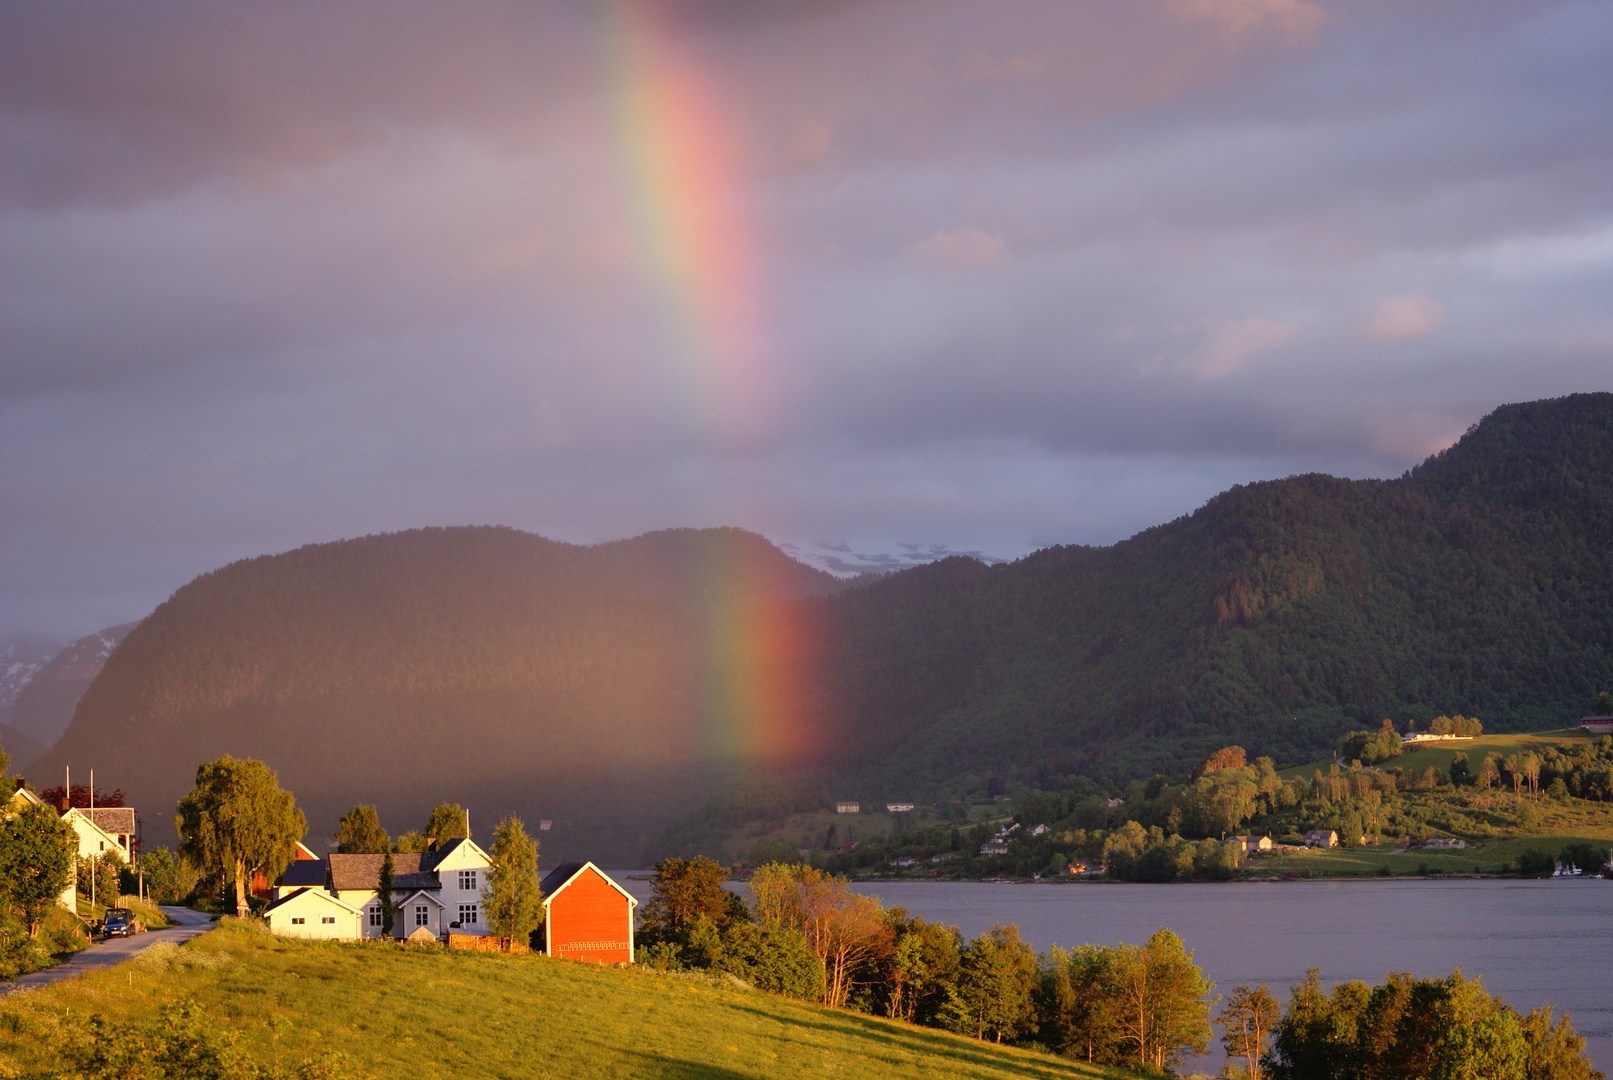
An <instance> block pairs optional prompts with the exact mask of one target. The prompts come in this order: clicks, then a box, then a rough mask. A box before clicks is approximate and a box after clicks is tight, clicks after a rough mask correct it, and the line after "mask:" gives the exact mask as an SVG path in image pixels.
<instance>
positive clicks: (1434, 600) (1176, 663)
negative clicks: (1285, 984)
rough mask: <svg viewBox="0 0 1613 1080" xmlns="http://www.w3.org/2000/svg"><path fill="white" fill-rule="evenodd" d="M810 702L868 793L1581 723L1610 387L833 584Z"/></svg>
mask: <svg viewBox="0 0 1613 1080" xmlns="http://www.w3.org/2000/svg"><path fill="white" fill-rule="evenodd" d="M820 611H821V613H822V618H823V619H824V620H825V621H826V623H827V625H826V626H825V627H824V629H823V630H822V633H823V636H824V638H825V639H826V640H828V641H830V642H832V643H833V654H832V656H831V659H830V662H829V663H828V664H827V666H826V668H825V677H824V678H823V679H822V681H821V683H820V686H821V688H822V694H821V696H820V698H819V699H818V703H817V707H818V709H819V710H820V711H822V712H824V713H826V714H828V715H829V716H830V717H831V720H830V722H832V723H833V724H834V725H835V726H836V727H840V728H853V729H857V728H864V727H878V728H879V729H880V732H881V736H882V740H883V742H884V743H885V744H886V745H889V746H890V747H891V752H890V754H889V755H888V756H886V757H884V758H883V759H882V760H881V761H879V762H877V763H873V762H869V763H865V764H866V765H867V766H868V767H865V768H863V769H861V770H859V771H857V772H856V773H845V774H842V777H843V779H842V784H843V785H844V784H845V783H848V782H851V781H852V780H853V778H854V777H856V778H860V783H861V784H862V791H863V793H864V794H865V795H867V796H870V797H872V796H875V795H879V794H882V793H887V792H889V793H899V792H901V791H908V790H915V791H935V790H938V789H945V788H950V787H957V786H960V785H961V786H969V785H971V784H975V785H978V784H980V783H982V782H983V781H984V779H985V778H986V777H987V776H988V775H990V774H993V773H995V774H999V775H1001V776H1002V777H1004V778H1007V777H1008V776H1017V777H1019V778H1021V779H1024V780H1027V781H1035V780H1040V781H1047V782H1051V781H1054V780H1056V778H1058V777H1060V776H1066V775H1069V774H1071V773H1080V772H1084V773H1088V774H1093V775H1097V774H1110V775H1114V776H1117V777H1120V776H1135V775H1139V774H1144V775H1145V774H1146V773H1148V772H1150V771H1153V770H1170V769H1180V768H1184V767H1185V766H1187V765H1189V764H1191V763H1192V762H1193V761H1194V760H1196V759H1197V758H1200V757H1202V755H1203V754H1204V753H1205V752H1206V751H1207V750H1208V749H1212V748H1214V747H1215V746H1218V745H1224V744H1226V743H1228V742H1240V743H1242V744H1243V745H1244V746H1246V747H1247V748H1249V749H1250V750H1251V751H1252V752H1255V753H1270V754H1273V755H1274V756H1276V757H1278V758H1279V759H1284V760H1303V759H1305V758H1307V757H1309V756H1314V754H1315V753H1316V752H1317V751H1318V750H1320V749H1323V748H1325V747H1326V746H1328V745H1330V744H1331V741H1332V739H1333V738H1334V737H1335V736H1336V735H1337V734H1338V733H1339V732H1341V731H1342V730H1345V729H1346V728H1348V727H1352V726H1358V725H1365V724H1375V723H1376V722H1377V721H1378V720H1380V719H1382V718H1383V717H1385V716H1390V717H1394V718H1395V719H1397V720H1405V719H1408V718H1419V719H1426V718H1428V717H1431V716H1433V715H1435V714H1438V713H1442V712H1445V713H1454V712H1463V713H1466V714H1469V715H1477V716H1479V717H1481V718H1482V719H1484V720H1485V722H1486V723H1487V724H1488V725H1490V726H1491V728H1492V729H1501V730H1506V729H1513V730H1516V729H1539V728H1547V727H1558V726H1563V725H1565V724H1569V723H1572V722H1573V721H1574V720H1575V719H1576V718H1577V717H1578V715H1579V714H1580V713H1581V712H1582V711H1583V709H1584V708H1585V707H1587V706H1588V704H1589V702H1590V699H1591V697H1592V696H1593V695H1594V694H1595V693H1596V692H1597V691H1598V690H1601V689H1607V688H1613V395H1608V394H1581V395H1575V396H1573V397H1569V398H1563V399H1558V400H1554V401H1542V402H1533V403H1529V404H1523V405H1509V406H1505V407H1503V408H1500V409H1497V410H1496V411H1495V412H1494V413H1492V414H1491V415H1490V416H1488V417H1487V418H1485V420H1484V421H1483V422H1482V423H1481V424H1478V425H1476V426H1475V427H1474V428H1473V429H1471V430H1470V431H1469V432H1468V434H1467V435H1466V436H1465V437H1464V438H1463V439H1462V440H1460V441H1459V442H1458V443H1457V444H1456V445H1455V446H1453V447H1451V448H1450V449H1449V450H1447V451H1445V452H1444V453H1442V454H1439V455H1437V456H1435V457H1434V458H1431V459H1430V460H1429V461H1427V462H1425V463H1424V464H1423V465H1421V466H1419V467H1418V468H1416V469H1414V470H1412V471H1411V472H1410V473H1408V474H1407V476H1406V477H1404V478H1402V479H1399V480H1391V481H1350V480H1339V479H1335V478H1333V477H1328V476H1320V475H1310V476H1298V477H1293V478H1290V479H1287V480H1280V481H1274V482H1270V483H1259V484H1251V485H1248V486H1242V487H1235V488H1233V489H1232V490H1230V491H1228V492H1225V493H1224V494H1222V495H1219V496H1217V497H1216V498H1214V499H1212V500H1210V502H1209V503H1207V504H1206V505H1205V506H1204V507H1202V508H1201V509H1199V510H1198V511H1197V512H1195V513H1194V514H1192V515H1190V516H1188V517H1185V518H1182V519H1180V520H1177V521H1174V522H1171V523H1170V524H1168V525H1162V526H1159V527H1156V528H1153V529H1149V530H1147V531H1145V532H1143V533H1141V534H1139V535H1137V536H1135V537H1133V538H1131V539H1130V540H1127V541H1124V542H1122V543H1119V544H1116V545H1114V546H1112V547H1108V548H1082V547H1074V548H1068V547H1067V548H1052V549H1049V550H1045V551H1041V552H1037V553H1036V554H1034V555H1031V556H1029V557H1027V558H1025V559H1022V560H1020V561H1018V562H1016V563H1013V564H1010V565H1004V566H996V567H990V568H988V567H985V566H981V565H979V564H976V563H971V562H968V561H965V560H948V561H947V562H944V563H938V564H934V565H931V566H928V567H924V568H920V569H916V570H912V571H909V572H907V573H904V574H901V575H897V576H895V577H892V578H889V579H886V580H884V581H881V582H878V583H875V584H873V585H871V586H869V587H867V588H866V589H861V590H858V591H857V592H855V593H850V594H847V595H845V596H843V597H838V598H836V599H834V600H831V601H828V602H826V603H824V604H822V605H820Z"/></svg>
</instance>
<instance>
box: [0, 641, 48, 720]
mask: <svg viewBox="0 0 1613 1080" xmlns="http://www.w3.org/2000/svg"><path fill="white" fill-rule="evenodd" d="M61 647H62V646H61V642H59V641H58V642H52V641H48V640H46V639H44V638H37V637H25V638H16V639H14V640H11V641H7V642H5V643H3V644H0V724H9V723H11V716H12V710H13V709H14V708H15V706H16V703H17V695H19V694H21V693H22V689H23V687H25V686H27V685H28V680H29V679H32V678H33V677H34V674H35V673H36V672H38V671H39V669H40V668H42V667H44V666H45V665H46V664H48V663H50V659H51V657H53V656H55V655H56V654H57V652H59V651H60V650H61Z"/></svg>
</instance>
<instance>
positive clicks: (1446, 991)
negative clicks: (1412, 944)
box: [1266, 968, 1601, 1080]
mask: <svg viewBox="0 0 1613 1080" xmlns="http://www.w3.org/2000/svg"><path fill="white" fill-rule="evenodd" d="M1584 1047H1585V1040H1584V1039H1582V1038H1580V1037H1579V1036H1578V1035H1577V1034H1576V1033H1575V1032H1574V1029H1573V1026H1572V1025H1571V1024H1569V1023H1568V1021H1567V1018H1566V1017H1565V1018H1563V1019H1562V1020H1561V1021H1559V1022H1558V1023H1557V1024H1555V1025H1554V1024H1553V1023H1552V1022H1551V1011H1550V1010H1549V1009H1537V1010H1535V1011H1534V1012H1532V1013H1530V1014H1529V1015H1528V1016H1527V1017H1519V1016H1518V1014H1517V1013H1516V1012H1514V1011H1513V1010H1512V1009H1511V1008H1510V1007H1509V1006H1508V1005H1507V1004H1506V1002H1504V1001H1502V1000H1501V999H1500V998H1498V997H1492V996H1491V995H1490V994H1488V993H1486V992H1485V990H1484V987H1483V985H1482V984H1481V983H1480V982H1479V980H1477V979H1466V978H1464V977H1463V976H1462V973H1461V972H1460V971H1457V972H1454V973H1452V974H1451V975H1450V976H1449V977H1448V978H1444V979H1414V978H1412V977H1411V976H1410V975H1405V974H1391V975H1390V976H1389V977H1388V978H1387V979H1386V980H1385V981H1384V982H1383V983H1381V984H1380V985H1378V986H1375V987H1371V988H1370V989H1369V988H1368V987H1367V986H1365V985H1364V984H1362V983H1355V982H1352V983H1340V984H1338V985H1337V986H1335V987H1334V988H1333V992H1332V994H1331V995H1330V996H1329V995H1324V994H1323V993H1322V989H1321V980H1320V977H1319V975H1318V973H1317V971H1316V969H1315V968H1312V969H1311V970H1310V971H1309V972H1307V973H1306V977H1305V981H1304V982H1303V983H1301V984H1300V985H1299V986H1296V987H1295V988H1294V991H1293V994H1292V997H1291V999H1290V1001H1289V1004H1288V1008H1287V1009H1286V1010H1285V1011H1284V1013H1283V1016H1282V1018H1281V1020H1279V1021H1278V1023H1277V1027H1276V1037H1275V1039H1274V1040H1273V1045H1272V1049H1271V1052H1270V1053H1269V1054H1268V1055H1267V1058H1266V1067H1267V1072H1268V1073H1269V1075H1271V1076H1272V1077H1273V1078H1274V1080H1339V1078H1344V1077H1351V1078H1355V1077H1359V1078H1361V1080H1379V1078H1382V1080H1390V1078H1395V1080H1400V1078H1406V1080H1524V1078H1527V1080H1593V1078H1599V1077H1600V1076H1601V1074H1600V1073H1598V1072H1596V1071H1595V1070H1594V1069H1592V1068H1591V1065H1590V1062H1589V1061H1587V1060H1586V1059H1585V1057H1584Z"/></svg>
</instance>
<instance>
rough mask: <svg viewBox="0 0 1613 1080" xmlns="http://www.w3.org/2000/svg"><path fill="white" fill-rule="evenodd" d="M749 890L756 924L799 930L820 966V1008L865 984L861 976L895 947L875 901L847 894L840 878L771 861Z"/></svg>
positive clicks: (755, 876) (840, 1000) (838, 1001)
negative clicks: (821, 979)
mask: <svg viewBox="0 0 1613 1080" xmlns="http://www.w3.org/2000/svg"><path fill="white" fill-rule="evenodd" d="M750 891H751V913H752V916H753V917H754V918H755V920H756V923H757V924H758V925H759V926H761V927H763V928H764V929H790V930H799V931H800V932H801V934H802V936H803V937H804V938H805V939H806V943H807V949H808V950H809V951H810V952H811V953H812V955H813V956H816V957H817V958H818V959H819V960H821V961H822V962H823V967H824V989H823V1003H824V1004H825V1005H844V1004H845V1003H846V1000H847V999H848V998H849V997H850V995H851V993H852V991H853V989H855V988H856V987H857V986H858V985H860V984H862V983H863V982H865V981H866V980H865V979H864V977H863V976H862V974H861V973H863V972H870V973H872V972H874V971H877V969H878V967H879V965H881V964H882V963H883V962H884V961H885V960H887V959H888V958H889V956H890V954H891V951H892V949H893V948H894V937H895V934H894V932H893V930H892V927H891V926H890V924H889V922H888V921H887V919H886V917H885V913H884V910H883V909H882V908H881V907H880V905H879V902H878V901H877V900H875V899H874V898H873V897H870V896H860V895H858V894H856V893H854V892H852V891H851V888H850V886H849V884H848V883H847V881H846V879H845V878H843V877H836V876H835V875H833V874H826V873H824V872H823V871H821V870H818V869H816V868H814V867H810V866H785V865H781V864H778V863H773V864H770V865H768V866H763V867H759V868H758V869H757V870H756V872H755V873H754V874H752V875H751V880H750Z"/></svg>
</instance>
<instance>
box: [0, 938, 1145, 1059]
mask: <svg viewBox="0 0 1613 1080" xmlns="http://www.w3.org/2000/svg"><path fill="white" fill-rule="evenodd" d="M186 997H190V998H194V999H195V1000H196V1001H197V1002H198V1003H199V1004H200V1005H201V1007H202V1008H203V1009H204V1010H205V1011H206V1013H207V1014H208V1016H209V1017H210V1018H211V1019H212V1020H214V1021H216V1025H217V1028H218V1029H219V1030H227V1031H229V1032H231V1033H233V1034H234V1035H235V1036H237V1037H238V1038H239V1040H240V1041H239V1044H238V1045H240V1046H241V1047H242V1048H245V1049H248V1050H250V1051H252V1052H253V1053H254V1055H255V1056H256V1057H258V1058H259V1059H260V1060H263V1061H266V1062H267V1061H275V1060H279V1061H280V1062H281V1064H282V1067H284V1068H288V1069H289V1068H291V1067H293V1066H294V1065H295V1064H296V1063H297V1062H298V1061H299V1060H301V1058H302V1056H303V1055H304V1054H305V1052H307V1051H310V1050H313V1049H315V1048H318V1049H320V1050H321V1051H335V1052H337V1053H338V1054H342V1055H345V1056H346V1057H347V1059H348V1060H349V1062H350V1063H351V1064H352V1071H351V1075H353V1076H355V1077H380V1076H383V1075H386V1076H391V1075H399V1076H403V1075H407V1076H415V1075H423V1074H439V1075H443V1076H452V1077H455V1078H456V1080H468V1078H472V1077H511V1078H514V1077H521V1078H527V1077H546V1078H550V1077H552V1078H562V1077H577V1078H584V1077H587V1078H593V1077H602V1076H605V1077H662V1078H679V1080H681V1078H694V1077H712V1078H717V1080H738V1078H741V1077H778V1078H788V1080H796V1078H799V1077H807V1076H834V1077H836V1078H850V1077H868V1078H870V1080H872V1078H876V1077H878V1078H884V1077H890V1076H910V1077H927V1078H928V1077H933V1078H937V1080H942V1078H947V1077H957V1078H960V1080H961V1078H963V1077H982V1078H989V1077H1004V1078H1007V1077H1037V1078H1045V1080H1055V1078H1061V1077H1071V1078H1073V1077H1123V1076H1131V1075H1133V1074H1131V1073H1128V1072H1125V1071H1123V1070H1115V1069H1104V1068H1096V1067H1091V1066H1086V1065H1082V1064H1079V1063H1075V1062H1069V1061H1065V1060H1063V1059H1059V1058H1053V1057H1050V1056H1047V1055H1043V1054H1036V1053H1032V1052H1029V1051H1022V1050H1015V1049H1011V1048H1003V1047H997V1046H993V1045H990V1044H986V1043H980V1042H976V1041H974V1040H971V1039H964V1038H960V1037H958V1036H954V1035H949V1034H946V1033H944V1032H938V1031H932V1030H929V1029H926V1028H918V1027H912V1026H910V1025H906V1024H901V1023H897V1022H895V1021H890V1020H882V1019H879V1018H876V1017H870V1016H862V1015H859V1014H856V1013H850V1012H842V1011H838V1010H831V1009H824V1008H820V1007H817V1006H812V1005H805V1004H801V1003H797V1002H792V1001H788V1000H786V999H784V998H779V997H775V996H773V995H770V994H763V993H760V992H756V991H749V990H744V989H740V988H737V987H731V986H728V985H722V984H717V983H714V982H711V981H708V980H704V979H694V978H689V977H678V976H669V975H657V974H654V973H653V972H649V971H647V970H643V969H615V968H599V967H590V966H587V965H583V964H576V963H571V962H567V961H559V960H547V959H544V958H542V957H503V956H496V955H477V954H472V953H449V952H446V951H443V950H441V949H437V948H413V947H403V946H390V945H373V944H371V945H356V944H334V943H314V942H297V941H289V940H286V939H283V938H276V937H272V936H270V935H269V934H268V933H267V932H266V931H263V930H261V929H256V928H250V927H246V926H242V925H240V924H235V923H233V921H226V922H225V923H222V924H221V925H220V927H219V928H218V929H216V930H214V931H213V932H211V933H208V934H205V935H203V936H202V937H200V938H197V939H196V940H195V941H192V942H190V943H188V944H186V945H184V946H181V947H178V948H176V947H174V946H172V945H167V944H160V945H158V946H155V947H154V948H152V949H149V950H147V951H146V952H145V953H143V954H141V956H140V957H139V958H137V959H135V960H132V961H130V962H129V963H126V964H123V965H121V966H119V967H116V968H112V969H109V970H107V971H105V972H99V973H92V974H89V975H86V976H85V977H83V978H81V979H78V980H74V981H70V982H67V983H63V984H60V985H57V986H53V987H49V988H46V989H42V990H36V991H30V992H28V993H23V994H17V995H13V996H12V997H10V998H6V999H4V1000H0V1077H12V1076H24V1075H29V1074H31V1073H37V1072H42V1071H49V1070H52V1069H58V1068H61V1067H62V1065H63V1064H64V1059H63V1057H62V1051H63V1048H64V1047H71V1046H74V1045H82V1044H83V1043H84V1042H85V1040H87V1038H88V1031H89V1018H90V1016H91V1015H93V1014H101V1015H104V1016H107V1017H111V1018H116V1019H117V1020H119V1021H130V1020H134V1021H149V1020H152V1019H153V1018H155V1017H156V1016H157V1013H158V1010H159V1008H160V1007H161V1005H162V1004H163V1003H165V1002H173V1001H177V1000H182V999H184V998H186Z"/></svg>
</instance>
